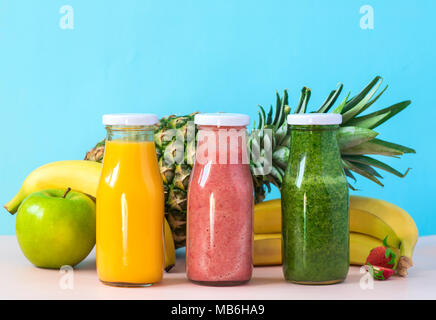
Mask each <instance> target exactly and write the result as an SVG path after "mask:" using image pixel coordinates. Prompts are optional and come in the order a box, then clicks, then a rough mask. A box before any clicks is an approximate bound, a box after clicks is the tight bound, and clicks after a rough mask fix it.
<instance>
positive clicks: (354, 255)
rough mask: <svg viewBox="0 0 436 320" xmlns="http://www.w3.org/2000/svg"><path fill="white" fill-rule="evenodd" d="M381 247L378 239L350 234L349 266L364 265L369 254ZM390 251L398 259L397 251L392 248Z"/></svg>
mask: <svg viewBox="0 0 436 320" xmlns="http://www.w3.org/2000/svg"><path fill="white" fill-rule="evenodd" d="M382 246H383V242H382V241H381V240H380V239H377V238H374V237H371V236H368V235H366V234H361V233H355V232H350V264H353V265H359V266H362V265H364V264H365V262H366V258H367V257H368V255H369V252H370V251H371V250H372V249H374V248H376V247H382ZM391 249H392V250H393V251H394V252H395V254H396V255H397V257H398V254H399V250H398V249H394V248H391Z"/></svg>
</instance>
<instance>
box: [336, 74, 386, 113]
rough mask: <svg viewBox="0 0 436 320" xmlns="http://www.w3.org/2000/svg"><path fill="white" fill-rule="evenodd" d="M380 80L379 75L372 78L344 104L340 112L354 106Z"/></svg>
mask: <svg viewBox="0 0 436 320" xmlns="http://www.w3.org/2000/svg"><path fill="white" fill-rule="evenodd" d="M380 80H381V77H380V76H377V77H375V78H374V80H372V81H371V82H370V83H369V84H368V85H367V86H366V87H365V88H364V89H363V90H362V91H361V92H360V93H359V94H358V95H356V96H354V97H353V98H352V99H351V100H350V101H348V102H347V104H346V105H345V106H344V108H343V110H342V113H345V112H347V111H349V110H351V109H352V108H353V107H355V106H356V105H357V104H358V103H359V102H360V101H362V99H364V98H365V96H366V95H367V94H368V93H369V92H370V91H371V89H372V88H373V87H374V86H375V85H376V84H377V83H378V82H379V81H380Z"/></svg>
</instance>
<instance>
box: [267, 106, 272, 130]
mask: <svg viewBox="0 0 436 320" xmlns="http://www.w3.org/2000/svg"><path fill="white" fill-rule="evenodd" d="M272 112H273V107H272V105H271V106H270V108H269V111H268V116H267V119H266V124H267V125H270V124H271V123H272Z"/></svg>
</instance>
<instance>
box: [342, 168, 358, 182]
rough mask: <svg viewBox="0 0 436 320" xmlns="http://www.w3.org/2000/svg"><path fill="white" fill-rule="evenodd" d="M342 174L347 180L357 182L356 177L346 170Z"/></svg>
mask: <svg viewBox="0 0 436 320" xmlns="http://www.w3.org/2000/svg"><path fill="white" fill-rule="evenodd" d="M344 172H345V175H346V176H347V177H348V178H351V179H353V180H354V182H357V179H356V177H355V176H354V175H353V174H352V173H351V171H350V170H349V169H348V168H344Z"/></svg>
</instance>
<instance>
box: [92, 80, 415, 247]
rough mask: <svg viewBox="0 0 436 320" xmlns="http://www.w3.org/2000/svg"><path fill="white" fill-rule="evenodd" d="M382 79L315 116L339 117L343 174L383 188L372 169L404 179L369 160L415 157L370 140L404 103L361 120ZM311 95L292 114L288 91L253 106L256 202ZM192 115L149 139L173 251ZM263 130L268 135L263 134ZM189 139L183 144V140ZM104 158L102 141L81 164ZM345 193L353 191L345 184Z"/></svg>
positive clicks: (328, 103) (276, 177)
mask: <svg viewBox="0 0 436 320" xmlns="http://www.w3.org/2000/svg"><path fill="white" fill-rule="evenodd" d="M381 83H382V79H381V78H380V77H376V78H375V79H374V80H373V81H371V83H369V84H368V85H367V86H366V87H365V88H364V89H363V90H362V91H361V92H360V93H359V94H358V95H356V96H354V97H353V98H350V94H348V95H347V96H346V97H345V99H343V100H342V102H341V103H339V104H338V105H337V106H336V107H334V105H335V103H336V101H337V99H338V98H339V96H340V94H341V92H342V89H343V85H342V84H339V86H338V87H337V89H335V90H333V91H332V92H331V93H330V94H329V96H328V97H327V99H326V100H325V102H324V103H323V104H322V105H321V107H320V108H319V109H317V110H315V112H320V113H326V112H330V111H331V110H332V109H333V110H332V111H331V112H333V113H340V114H342V116H343V123H342V124H341V127H340V129H339V132H338V142H339V146H340V149H341V154H342V163H343V166H344V171H345V174H346V175H347V176H348V177H349V178H350V179H351V180H354V181H356V178H355V174H358V175H361V176H363V177H365V178H367V179H370V180H372V181H373V182H375V183H377V184H378V185H380V186H383V184H382V182H381V181H380V179H381V178H382V176H381V175H380V173H379V172H378V171H376V169H380V170H384V171H386V172H389V173H391V174H394V175H396V176H398V177H401V178H402V177H404V176H405V175H406V174H407V172H408V170H407V171H406V172H405V173H401V172H399V171H397V170H396V169H394V168H392V167H391V166H389V165H387V164H385V163H383V162H381V161H379V160H377V159H375V158H373V157H371V156H369V155H383V156H391V157H398V156H401V155H403V154H405V153H415V150H413V149H411V148H408V147H404V146H401V145H398V144H395V143H391V142H387V141H384V140H380V139H378V138H376V137H377V136H378V133H377V132H375V131H374V130H373V129H375V128H376V127H378V126H379V125H381V124H383V123H384V122H386V121H387V120H389V119H390V118H392V117H393V116H395V115H396V114H397V113H399V112H400V111H402V110H404V109H405V108H406V107H407V106H408V105H410V103H411V102H410V101H404V102H400V103H397V104H395V105H393V106H390V107H388V108H385V109H381V110H378V111H375V112H372V113H369V114H366V115H363V116H362V115H361V114H362V113H363V112H364V111H366V110H367V109H368V108H369V107H371V106H372V105H373V104H374V103H375V102H376V101H377V99H378V98H379V97H380V96H381V95H382V94H383V93H384V92H385V91H386V89H387V86H386V87H385V88H384V89H383V90H381V91H380V92H378V91H379V88H380V86H381ZM310 95H311V90H310V89H309V88H306V87H304V88H303V89H302V91H301V96H300V99H299V101H298V104H297V105H296V106H295V108H294V110H292V108H291V107H290V106H289V103H288V92H287V90H285V91H284V93H283V97H280V95H279V94H278V93H276V106H275V108H274V110H273V107H272V106H271V107H270V109H269V112H268V113H266V112H265V110H264V108H263V107H262V106H259V120H258V124H257V126H256V125H255V126H254V127H253V130H252V131H251V133H250V136H249V139H248V149H249V151H250V152H251V151H254V152H255V153H257V154H259V155H260V157H259V158H258V159H254V160H253V159H252V160H251V162H250V167H251V170H252V177H253V184H254V189H255V199H256V201H257V202H261V201H263V200H264V198H265V193H266V191H268V192H269V191H270V190H271V185H274V186H276V187H277V188H279V189H280V187H281V183H282V180H283V176H284V171H285V169H286V163H287V159H288V156H289V138H290V132H289V129H288V126H287V123H286V116H287V115H288V114H289V113H290V112H291V111H293V112H294V113H305V112H307V107H308V102H309V99H310ZM194 116H195V113H192V114H189V115H186V116H174V115H172V116H169V117H165V118H162V119H161V120H160V121H159V124H158V128H157V130H156V131H155V135H154V140H155V144H156V151H157V156H158V161H159V167H160V170H161V175H162V180H163V182H164V189H165V202H166V203H165V211H166V212H165V214H166V217H167V219H168V222H169V224H170V226H171V229H172V231H173V235H174V241H175V245H176V248H180V247H183V246H185V240H186V198H187V194H186V193H187V187H188V183H189V176H190V174H191V170H192V164H193V159H194V154H195V127H194V126H193V124H192V121H193V119H194ZM171 129H176V130H177V132H178V135H180V137H182V138H184V141H185V142H184V147H185V149H184V151H185V152H184V155H182V158H183V159H176V157H180V154H179V155H178V153H177V152H176V137H175V136H174V131H173V130H171ZM267 129H269V130H267ZM189 136H191V137H194V139H187V137H189ZM267 146H271V147H272V157H271V158H272V159H271V161H272V163H271V166H270V168H271V169H270V170H269V172H266V171H265V172H264V171H263V170H264V169H263V168H264V167H265V166H264V165H262V164H265V161H268V157H267V156H265V153H264V151H265V148H267ZM103 155H104V141H101V142H99V143H98V144H97V145H96V146H95V148H94V149H92V150H91V151H89V152H88V153H87V154H86V157H85V159H86V160H92V161H102V160H103ZM349 186H350V188H351V189H353V190H354V187H353V186H352V185H351V184H349Z"/></svg>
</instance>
